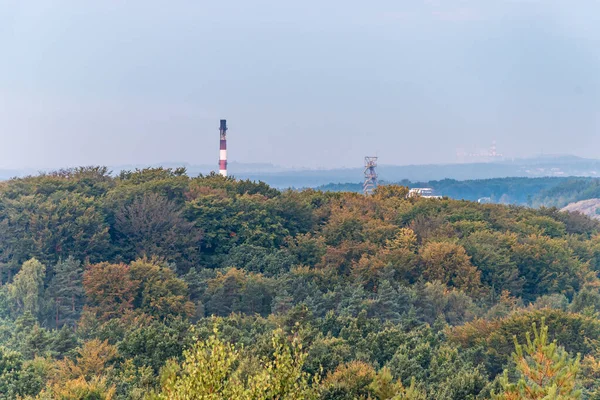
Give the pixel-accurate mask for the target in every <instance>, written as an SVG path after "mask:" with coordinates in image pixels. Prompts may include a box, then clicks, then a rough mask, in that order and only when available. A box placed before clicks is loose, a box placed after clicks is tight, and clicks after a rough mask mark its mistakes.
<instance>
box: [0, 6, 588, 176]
mask: <svg viewBox="0 0 600 400" xmlns="http://www.w3.org/2000/svg"><path fill="white" fill-rule="evenodd" d="M599 4H600V3H598V2H596V1H591V0H590V1H586V0H581V1H577V2H573V1H566V0H565V1H550V0H546V1H541V0H540V1H533V0H530V1H517V0H513V1H506V0H504V1H503V0H494V1H491V0H489V1H482V0H477V1H476V0H465V1H458V0H454V1H451V0H440V1H433V0H431V1H425V0H406V1H401V0H388V1H370V2H366V1H364V0H363V1H354V0H345V1H341V0H335V1H323V0H321V1H316V0H304V1H297V2H288V1H281V0H278V1H276V0H272V1H271V0H269V1H267V0H255V1H242V0H238V1H223V0H220V1H171V2H164V1H148V0H144V1H141V0H135V1H134V0H128V1H94V2H89V1H75V0H73V1H60V0H55V1H31V2H24V1H9V2H6V1H2V0H0V49H1V50H2V53H1V54H2V56H1V57H2V62H0V139H1V142H0V167H3V168H22V167H36V168H46V167H62V166H74V165H90V164H105V165H118V164H133V163H157V162H163V161H164V162H166V161H171V162H188V163H192V164H210V163H215V165H216V161H217V159H218V120H219V119H221V118H227V120H228V124H229V128H230V129H229V157H230V160H231V161H237V162H246V163H247V162H267V163H273V164H279V165H284V166H290V167H292V166H296V167H300V166H302V167H341V166H346V167H355V166H359V165H360V164H361V163H362V158H363V156H365V155H371V154H377V155H378V156H379V157H380V162H381V163H385V164H399V165H402V164H411V163H418V164H422V163H444V162H453V161H454V160H455V153H456V149H457V148H464V149H467V150H474V149H476V148H478V147H486V146H488V145H489V143H491V141H492V140H494V139H495V140H497V142H498V150H499V151H501V152H503V153H505V154H506V155H510V156H514V157H522V156H531V155H536V154H539V153H541V152H543V153H562V154H564V153H570V154H575V155H579V156H583V157H590V158H600V135H599V133H600V132H599V128H600V111H599V110H600V74H599V73H598V71H599V70H600V52H599V51H598V49H599V48H600V5H599Z"/></svg>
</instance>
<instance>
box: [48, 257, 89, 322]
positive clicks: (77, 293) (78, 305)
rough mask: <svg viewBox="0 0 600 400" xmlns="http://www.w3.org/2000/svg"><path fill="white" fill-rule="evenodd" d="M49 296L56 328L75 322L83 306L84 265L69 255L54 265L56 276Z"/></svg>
mask: <svg viewBox="0 0 600 400" xmlns="http://www.w3.org/2000/svg"><path fill="white" fill-rule="evenodd" d="M47 296H48V297H49V298H50V299H51V300H52V305H53V307H52V311H53V312H52V314H53V315H52V319H53V321H54V326H55V328H57V329H58V328H60V327H61V326H63V325H69V326H72V325H73V324H75V322H76V321H77V319H78V318H79V315H80V314H81V310H82V308H83V299H84V291H83V266H82V265H81V262H79V261H77V260H75V259H74V258H73V257H69V258H67V259H66V260H64V261H63V260H61V261H59V262H58V264H56V266H55V267H54V277H53V278H52V280H51V281H50V285H49V286H48V290H47Z"/></svg>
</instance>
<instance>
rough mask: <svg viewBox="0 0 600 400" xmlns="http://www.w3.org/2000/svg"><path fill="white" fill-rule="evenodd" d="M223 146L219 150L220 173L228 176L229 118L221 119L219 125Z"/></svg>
mask: <svg viewBox="0 0 600 400" xmlns="http://www.w3.org/2000/svg"><path fill="white" fill-rule="evenodd" d="M219 133H220V137H221V146H220V151H219V174H221V175H223V176H227V120H226V119H222V120H221V126H220V127H219Z"/></svg>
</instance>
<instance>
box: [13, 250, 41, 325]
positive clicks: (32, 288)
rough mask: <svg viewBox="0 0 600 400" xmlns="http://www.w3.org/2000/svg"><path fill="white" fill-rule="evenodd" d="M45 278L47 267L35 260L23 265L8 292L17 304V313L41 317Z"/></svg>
mask: <svg viewBox="0 0 600 400" xmlns="http://www.w3.org/2000/svg"><path fill="white" fill-rule="evenodd" d="M45 277H46V266H45V265H44V264H42V263H41V262H39V261H38V260H36V259H35V258H32V259H30V260H29V261H26V262H25V263H23V266H22V267H21V271H19V273H18V274H17V275H16V276H15V278H14V280H13V282H12V283H11V284H10V285H9V286H8V292H9V295H10V297H11V299H12V300H14V302H15V311H16V312H17V313H19V314H20V313H23V312H29V313H31V314H32V315H34V316H37V315H39V313H40V310H41V307H42V299H43V294H44V278H45Z"/></svg>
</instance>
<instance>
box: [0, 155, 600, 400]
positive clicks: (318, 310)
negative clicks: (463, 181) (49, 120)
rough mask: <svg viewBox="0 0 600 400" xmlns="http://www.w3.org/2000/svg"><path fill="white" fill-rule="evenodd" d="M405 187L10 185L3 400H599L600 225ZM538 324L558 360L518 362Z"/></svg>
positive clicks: (3, 211) (106, 177)
mask: <svg viewBox="0 0 600 400" xmlns="http://www.w3.org/2000/svg"><path fill="white" fill-rule="evenodd" d="M407 191H408V188H406V187H403V186H398V185H389V186H381V187H379V188H378V189H377V191H376V192H375V194H374V195H373V196H369V197H365V196H363V195H361V194H357V193H349V192H323V191H318V190H312V189H308V190H302V191H280V190H277V189H274V188H272V187H270V186H269V185H267V184H265V183H262V182H252V181H249V180H236V179H233V178H223V177H221V176H217V175H208V176H199V177H194V178H192V177H189V176H188V175H187V174H186V171H185V169H183V168H177V169H169V168H151V169H141V170H132V171H122V172H121V173H120V174H118V175H117V176H113V175H111V174H110V173H109V171H108V169H107V168H103V167H88V168H77V169H69V170H62V171H58V172H53V173H46V174H40V175H36V176H30V177H25V178H18V179H11V180H9V181H5V182H2V183H1V184H0V238H1V240H0V267H1V268H0V279H1V282H2V285H1V286H0V328H1V329H0V332H1V335H0V344H1V346H0V358H1V359H2V360H3V362H2V363H0V364H1V365H0V398H1V399H15V398H19V397H21V398H27V399H33V398H39V399H55V398H65V399H106V400H108V399H123V400H125V399H187V398H201V397H202V396H205V397H209V396H212V397H209V398H231V399H246V398H254V399H272V398H281V399H297V398H306V399H365V400H366V399H390V398H393V397H394V396H396V398H409V399H410V398H412V399H465V398H489V397H490V396H491V392H492V391H494V392H496V393H505V394H506V395H507V396H508V395H509V394H510V393H511V390H515V389H514V388H515V387H516V386H514V387H513V386H511V382H512V383H514V382H516V380H517V379H519V378H523V379H525V376H527V374H528V373H531V371H535V370H536V368H542V367H543V368H553V371H554V369H556V374H554V375H552V376H557V377H560V380H559V379H558V378H556V379H554V378H549V379H550V380H549V381H548V382H550V383H548V384H547V385H546V386H544V387H543V388H541V389H540V390H542V391H544V390H548V388H552V387H553V385H554V384H556V385H559V386H560V387H561V390H564V391H565V393H567V395H565V396H566V397H567V398H569V396H568V395H570V394H572V393H573V392H574V390H575V389H574V388H581V389H582V390H583V393H584V395H585V396H586V397H588V398H593V396H597V395H598V394H599V393H600V385H599V382H600V381H599V380H598V379H596V376H597V365H598V363H600V361H599V357H598V354H599V353H598V350H599V348H598V344H597V343H598V342H599V341H600V322H599V320H598V318H597V315H598V313H599V312H600V291H599V289H598V288H600V279H599V278H598V271H599V270H600V257H599V256H598V255H599V254H600V249H599V244H598V237H599V234H600V222H598V221H594V220H592V219H590V218H588V217H586V216H583V215H581V214H578V213H566V212H560V211H558V210H557V209H547V208H542V209H531V208H525V207H518V206H505V205H497V204H479V203H476V202H470V201H462V200H452V199H441V200H431V199H422V198H406V194H407ZM534 323H535V324H536V325H535V326H536V327H535V328H534V327H532V324H534ZM540 327H541V328H540ZM533 329H535V330H536V332H537V333H538V336H539V337H540V338H542V339H540V340H543V338H545V337H546V336H545V335H546V333H545V332H546V331H545V330H546V329H547V334H548V338H549V340H556V341H557V343H558V344H559V345H560V346H561V347H560V350H559V351H558V353H557V352H554V351H553V350H552V348H551V347H548V346H551V345H549V344H548V343H546V342H544V343H542V342H537V341H536V342H535V343H536V345H537V347H536V348H534V349H533V350H532V352H539V354H538V353H536V354H538V355H539V356H540V357H542V356H544V357H546V356H547V357H549V358H548V360H549V361H548V363H547V364H546V365H545V366H542V365H538V364H536V363H535V359H529V358H526V359H524V360H521V361H522V362H525V363H526V364H527V365H528V366H529V367H528V368H521V367H522V365H524V364H523V363H514V362H513V358H512V356H511V354H512V353H513V352H514V350H515V347H514V341H513V337H514V336H515V335H516V337H517V340H518V341H519V342H520V343H521V344H524V343H526V334H527V332H532V330H533ZM540 329H541V334H540ZM540 335H541V336H540ZM577 354H580V355H581V359H582V361H581V363H580V364H578V363H577V362H576V361H575V357H576V355H577ZM561 357H562V358H561ZM538 359H539V357H538ZM520 368H521V369H520ZM564 368H569V369H568V372H569V373H568V374H566V372H565V371H566V370H564ZM504 370H507V375H506V378H503V371H504ZM577 371H579V375H578V374H577V373H576V372H577ZM563 378H564V379H563ZM552 379H554V380H552ZM527 382H529V381H527ZM563 386H564V387H563ZM569 388H570V389H569ZM553 390H554V389H553Z"/></svg>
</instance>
